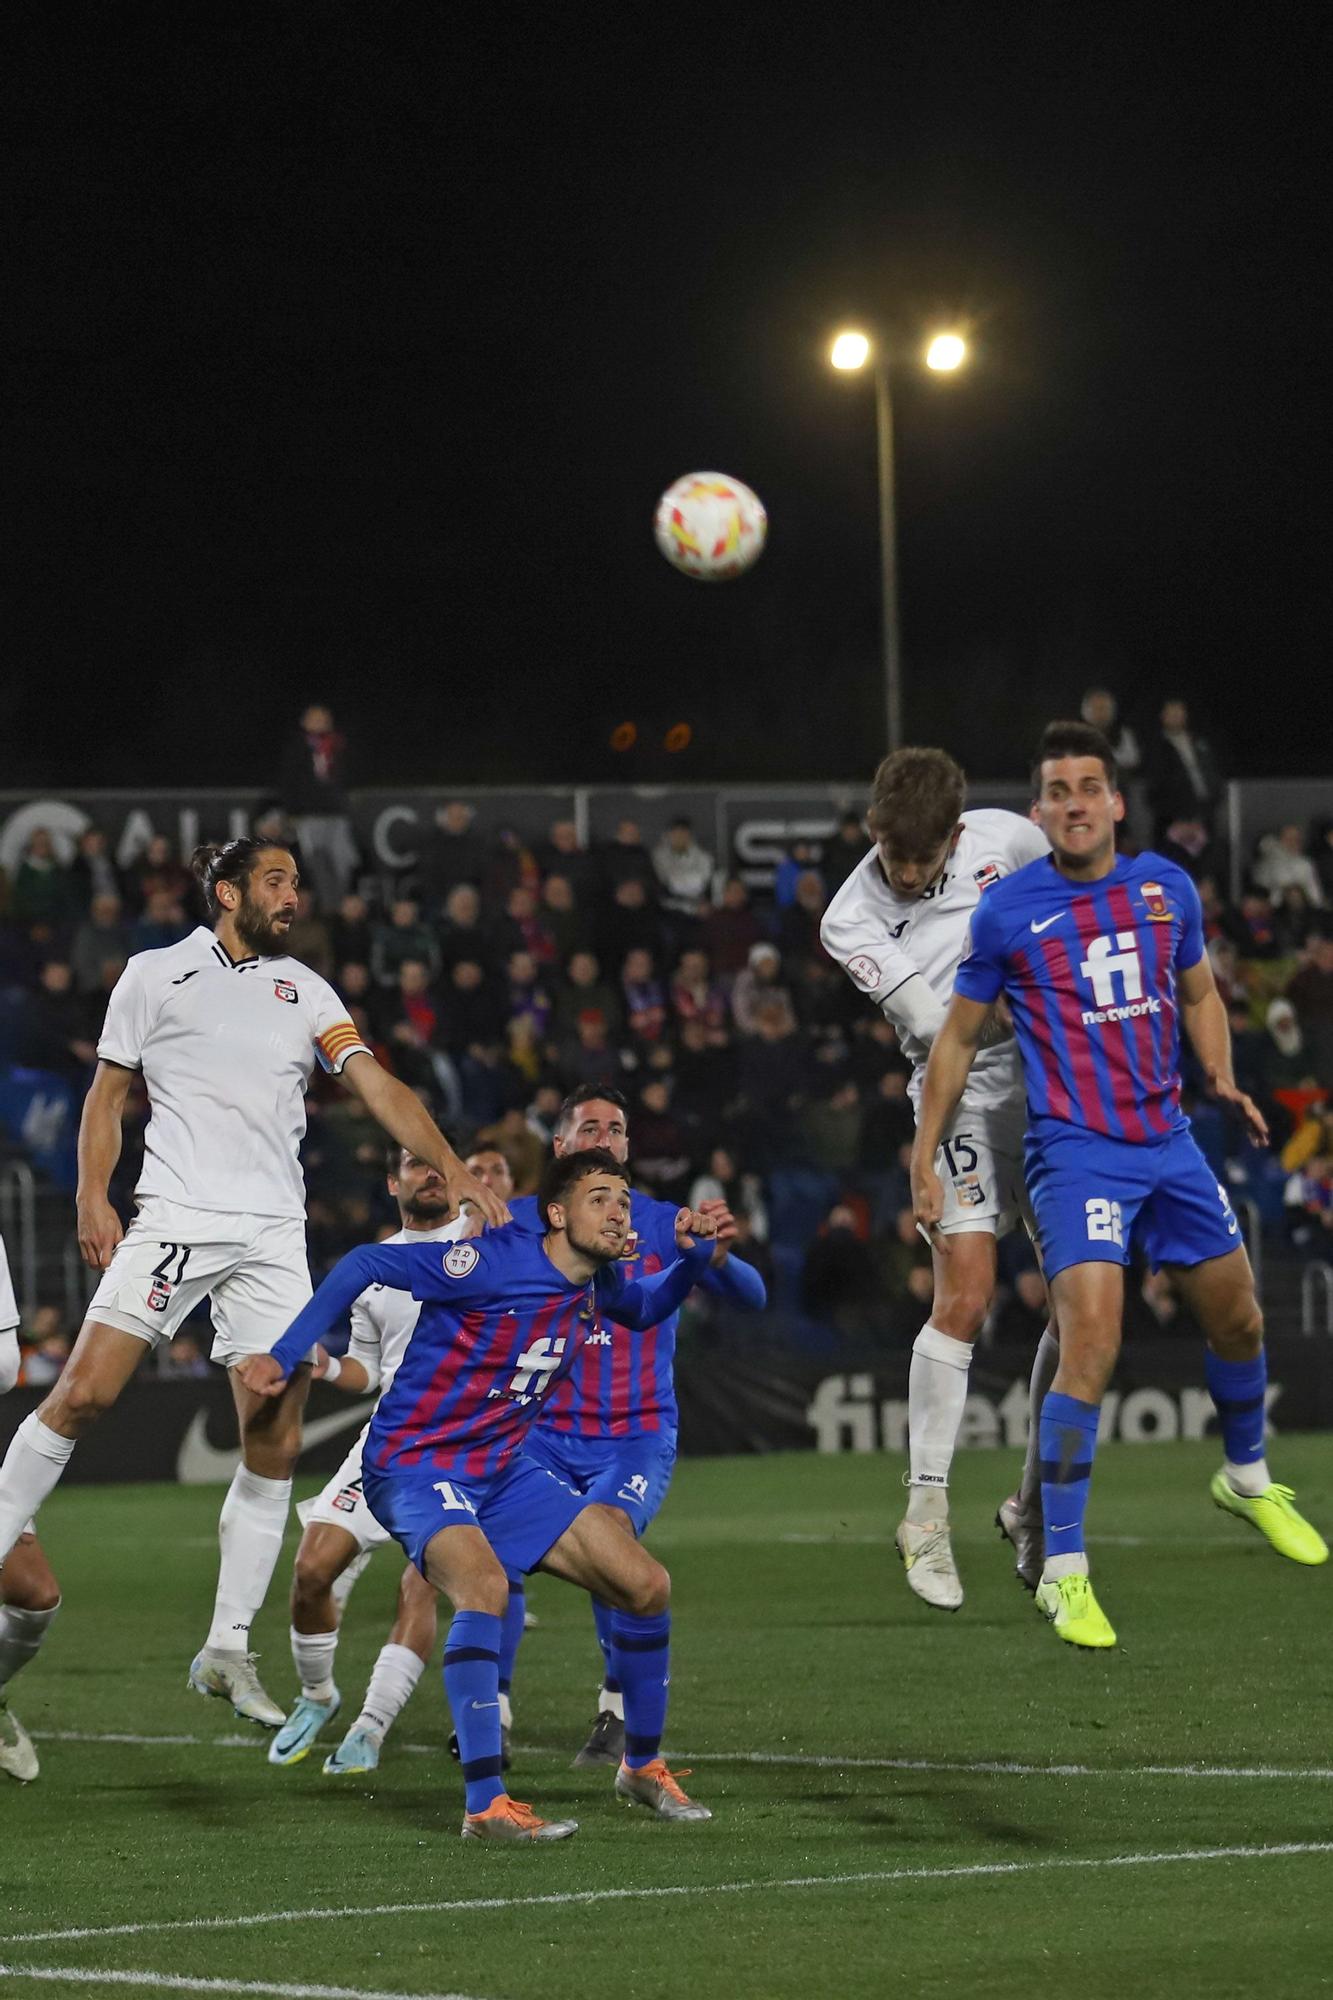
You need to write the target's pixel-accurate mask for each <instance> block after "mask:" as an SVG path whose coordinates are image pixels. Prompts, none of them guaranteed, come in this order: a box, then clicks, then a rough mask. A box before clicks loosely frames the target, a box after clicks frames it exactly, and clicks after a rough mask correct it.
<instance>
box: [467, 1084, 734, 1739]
mask: <svg viewBox="0 0 1333 2000" xmlns="http://www.w3.org/2000/svg"><path fill="white" fill-rule="evenodd" d="M554 1145H555V1152H556V1157H557V1158H564V1157H566V1156H568V1155H569V1154H571V1153H579V1152H584V1151H586V1150H587V1149H588V1148H589V1147H601V1148H604V1149H605V1151H607V1152H608V1153H610V1154H611V1155H612V1156H613V1157H614V1158H615V1159H617V1160H620V1161H621V1162H623V1161H625V1160H626V1159H627V1158H628V1156H629V1126H628V1113H627V1111H626V1107H625V1100H624V1098H623V1097H622V1096H621V1094H620V1092H619V1091H618V1090H612V1089H608V1088H604V1087H598V1088H596V1089H588V1090H584V1091H578V1092H576V1093H575V1094H574V1095H573V1096H572V1097H568V1098H566V1100H565V1102H564V1103H563V1104H562V1105H561V1107H560V1112H559V1115H558V1117H557V1119H556V1128H555V1135H554ZM703 1207H704V1210H705V1212H706V1213H711V1215H712V1217H713V1220H714V1222H715V1224H716V1226H717V1237H716V1248H715V1249H714V1251H713V1255H712V1257H711V1259H710V1260H709V1262H708V1263H707V1264H706V1265H705V1266H704V1267H703V1269H702V1270H701V1271H700V1272H699V1273H697V1278H698V1283H699V1284H700V1285H701V1286H702V1287H703V1289H704V1290H705V1291H708V1292H711V1293H713V1295H714V1296H715V1297H717V1298H719V1299H723V1300H725V1301H727V1303H729V1304H731V1305H734V1306H739V1307H741V1308H742V1309H743V1310H745V1311H748V1312H759V1311H761V1310H762V1308H763V1307H764V1305H765V1304H766V1303H767V1293H766V1292H765V1289H764V1281H763V1279H762V1278H761V1277H760V1275H759V1273H758V1272H757V1271H756V1270H755V1269H754V1268H753V1266H752V1265H749V1264H746V1263H744V1262H743V1261H742V1260H741V1259H740V1258H739V1257H732V1256H731V1255H730V1254H729V1246H730V1244H731V1242H732V1241H733V1239H734V1237H735V1234H736V1225H735V1223H734V1221H733V1220H732V1217H731V1215H730V1214H729V1213H728V1211H727V1208H726V1205H725V1203H722V1202H705V1203H704V1204H703ZM510 1212H511V1214H512V1215H513V1218H514V1226H515V1227H516V1228H519V1229H533V1230H536V1229H540V1227H541V1222H540V1220H539V1218H538V1214H537V1204H536V1202H535V1201H533V1199H532V1197H531V1196H530V1195H529V1196H520V1197H519V1198H518V1200H517V1201H513V1202H511V1203H510ZM675 1216H676V1211H675V1208H674V1207H673V1206H672V1204H671V1203H670V1202H667V1201H658V1200H656V1199H655V1198H654V1197H653V1196H652V1195H649V1194H644V1193H642V1192H641V1191H640V1190H639V1189H638V1188H636V1189H635V1190H634V1192H633V1194H632V1195H631V1197H630V1240H629V1242H628V1244H627V1248H626V1254H625V1263H624V1267H623V1268H624V1269H625V1270H626V1271H627V1272H629V1271H631V1270H632V1271H634V1272H638V1273H642V1274H643V1275H644V1276H649V1275H651V1274H652V1273H653V1272H655V1271H660V1270H662V1269H663V1268H664V1267H665V1266H666V1265H668V1264H669V1263H670V1262H671V1261H672V1259H673V1258H674V1256H675V1254H676V1252H675ZM677 1319H678V1314H677V1313H676V1312H675V1311H673V1312H671V1313H669V1314H666V1315H664V1316H663V1318H662V1320H661V1322H660V1323H659V1324H658V1325H657V1326H650V1327H645V1328H643V1329H642V1330H641V1331H637V1332H627V1331H624V1330H622V1329H621V1328H620V1327H617V1328H616V1329H615V1330H614V1331H612V1329H611V1328H610V1327H606V1326H597V1327H595V1328H594V1329H593V1330H592V1331H591V1332H590V1333H589V1335H588V1337H587V1339H586V1340H585V1341H584V1343H583V1345H582V1347H581V1348H580V1349H579V1352H578V1353H577V1355H576V1356H575V1357H574V1365H573V1367H572V1368H571V1369H570V1371H569V1373H568V1374H567V1375H566V1376H565V1377H564V1378H563V1379H562V1380H561V1381H559V1382H557V1384H556V1385H555V1387H554V1389H553V1390H552V1392H551V1394H550V1395H549V1396H548V1397H547V1399H546V1401H545V1402H544V1403H543V1405H542V1409H541V1414H540V1415H539V1416H538V1419H537V1421H536V1423H535V1424H534V1425H533V1427H532V1430H531V1431H530V1432H529V1433H528V1436H527V1438H526V1439H525V1440H524V1444H523V1454H524V1457H525V1458H531V1459H534V1460H535V1461H536V1463H537V1464H538V1465H541V1466H544V1467H545V1468H546V1469H547V1471H549V1472H551V1473H552V1474H553V1475H554V1476H555V1477H556V1478H557V1479H563V1480H565V1481H567V1482H568V1484H569V1485H571V1486H573V1487H575V1488H577V1490H578V1491H579V1492H580V1493H582V1494H584V1495H585V1496H586V1497H587V1499H588V1500H589V1502H590V1503H592V1504H595V1505H597V1506H599V1507H601V1508H603V1509H604V1510H605V1512H606V1515H607V1518H608V1520H610V1521H611V1522H612V1523H613V1524H614V1525H615V1526H616V1527H617V1528H619V1529H620V1530H621V1531H622V1532H623V1533H624V1534H626V1535H627V1536H631V1537H638V1536H640V1535H642V1534H643V1533H644V1531H645V1530H646V1528H647V1527H648V1524H649V1522H650V1521H651V1520H652V1519H653V1517H654V1515H655V1514H656V1513H657V1512H658V1510H659V1509H660V1507H661V1505H662V1503H663V1501H664V1500H665V1499H666V1496H667V1488H668V1487H669V1486H670V1484H671V1474H672V1471H673V1469H674V1467H675V1463H676V1429H677V1415H676V1387H675V1377H674V1366H675V1358H676V1325H677ZM592 1610H593V1620H594V1623H595V1625H596V1628H597V1642H598V1644H599V1646H600V1647H601V1650H602V1661H603V1674H602V1685H601V1687H600V1689H599V1691H598V1695H597V1714H596V1718H595V1720H594V1722H593V1725H592V1729H591V1732H590V1733H589V1736H588V1739H587V1741H586V1743H585V1744H584V1745H583V1748H582V1749H581V1750H580V1751H579V1753H578V1755H577V1756H576V1757H575V1759H574V1763H575V1765H576V1766H578V1765H590V1764H619V1762H620V1759H621V1755H622V1753H623V1751H624V1745H625V1705H624V1696H623V1693H622V1690H621V1686H620V1681H619V1678H618V1676H617V1674H616V1671H615V1666H614V1663H613V1661H612V1644H611V1626H612V1620H613V1616H614V1614H613V1612H612V1611H611V1609H610V1607H609V1606H608V1605H605V1604H602V1603H601V1602H599V1600H598V1599H597V1598H596V1597H594V1598H593V1604H592ZM507 1631H508V1633H509V1634H510V1636H511V1640H512V1644H511V1646H510V1647H509V1648H508V1649H507V1652H506V1657H505V1662H504V1671H503V1673H502V1676H501V1678H502V1681H503V1683H504V1685H505V1686H506V1688H507V1686H508V1683H509V1679H510V1676H511V1675H512V1672H513V1660H514V1652H515V1651H516V1650H517V1645H518V1640H519V1638H520V1637H521V1635H522V1622H521V1620H519V1621H513V1622H511V1623H510V1624H509V1625H508V1626H507Z"/></svg>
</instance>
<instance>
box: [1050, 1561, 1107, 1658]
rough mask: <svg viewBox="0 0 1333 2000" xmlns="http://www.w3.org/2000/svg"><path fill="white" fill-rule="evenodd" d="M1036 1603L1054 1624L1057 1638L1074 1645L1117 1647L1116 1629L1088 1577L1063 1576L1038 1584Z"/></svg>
mask: <svg viewBox="0 0 1333 2000" xmlns="http://www.w3.org/2000/svg"><path fill="white" fill-rule="evenodd" d="M1036 1604H1037V1609H1038V1611H1040V1613H1041V1615H1042V1617H1043V1618H1049V1619H1050V1621H1051V1624H1052V1625H1053V1626H1054V1627H1055V1636H1056V1638H1057V1639H1064V1640H1066V1641H1067V1642H1068V1644H1069V1645H1071V1646H1114V1644H1115V1631H1114V1628H1113V1627H1112V1625H1111V1621H1110V1619H1109V1618H1108V1617H1107V1616H1106V1613H1105V1612H1104V1611H1103V1610H1102V1607H1101V1605H1100V1604H1099V1603H1098V1602H1097V1600H1096V1598H1095V1597H1094V1596H1093V1594H1092V1585H1091V1584H1090V1583H1089V1582H1088V1579H1087V1577H1086V1576H1062V1577H1060V1578H1059V1579H1058V1580H1057V1581H1055V1582H1052V1583H1039V1584H1038V1585H1037V1592H1036Z"/></svg>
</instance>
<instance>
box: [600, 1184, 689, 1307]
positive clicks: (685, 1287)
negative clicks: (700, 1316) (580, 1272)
mask: <svg viewBox="0 0 1333 2000" xmlns="http://www.w3.org/2000/svg"><path fill="white" fill-rule="evenodd" d="M715 1229H716V1225H715V1223H714V1221H713V1218H712V1217H711V1216H706V1215H701V1214H700V1213H698V1211H694V1212H693V1213H692V1212H691V1211H690V1210H689V1209H688V1208H682V1209H681V1210H680V1211H679V1213H678V1214H677V1216H676V1248H677V1250H678V1251H679V1253H680V1254H679V1256H678V1257H677V1258H676V1261H675V1262H674V1264H668V1265H667V1267H666V1269H665V1270H664V1271H655V1272H654V1273H653V1275H652V1277H651V1278H626V1277H625V1276H624V1275H623V1273H622V1271H621V1269H620V1267H619V1266H618V1265H615V1264H611V1265H608V1266H607V1268H606V1269H605V1270H602V1271H599V1272H598V1274H597V1284H596V1297H597V1304H598V1306H599V1307H600V1309H601V1310H602V1311H603V1312H604V1313H605V1314H606V1316H607V1318H608V1319H613V1320H616V1321H618V1322H619V1324H620V1325H621V1326H630V1327H635V1328H637V1329H642V1328H644V1327H649V1326H660V1325H661V1323H662V1321H663V1320H664V1319H670V1317H671V1315H672V1313H673V1312H675V1311H676V1310H677V1309H678V1307H680V1306H683V1305H684V1303H685V1301H686V1299H687V1298H688V1297H689V1295H690V1293H691V1292H692V1291H693V1290H694V1287H695V1286H696V1285H697V1284H698V1282H699V1280H700V1278H701V1277H702V1275H703V1273H704V1272H705V1271H706V1270H707V1269H708V1266H709V1261H710V1259H711V1257H712V1255H713V1250H714V1248H715V1244H714V1234H715Z"/></svg>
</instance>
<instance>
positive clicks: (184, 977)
mask: <svg viewBox="0 0 1333 2000" xmlns="http://www.w3.org/2000/svg"><path fill="white" fill-rule="evenodd" d="M198 970H199V967H198V966H197V965H196V966H195V968H194V972H182V974H181V976H180V978H179V979H173V980H172V982H171V983H172V985H173V986H184V984H185V982H186V980H187V979H193V978H194V973H195V972H198Z"/></svg>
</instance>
